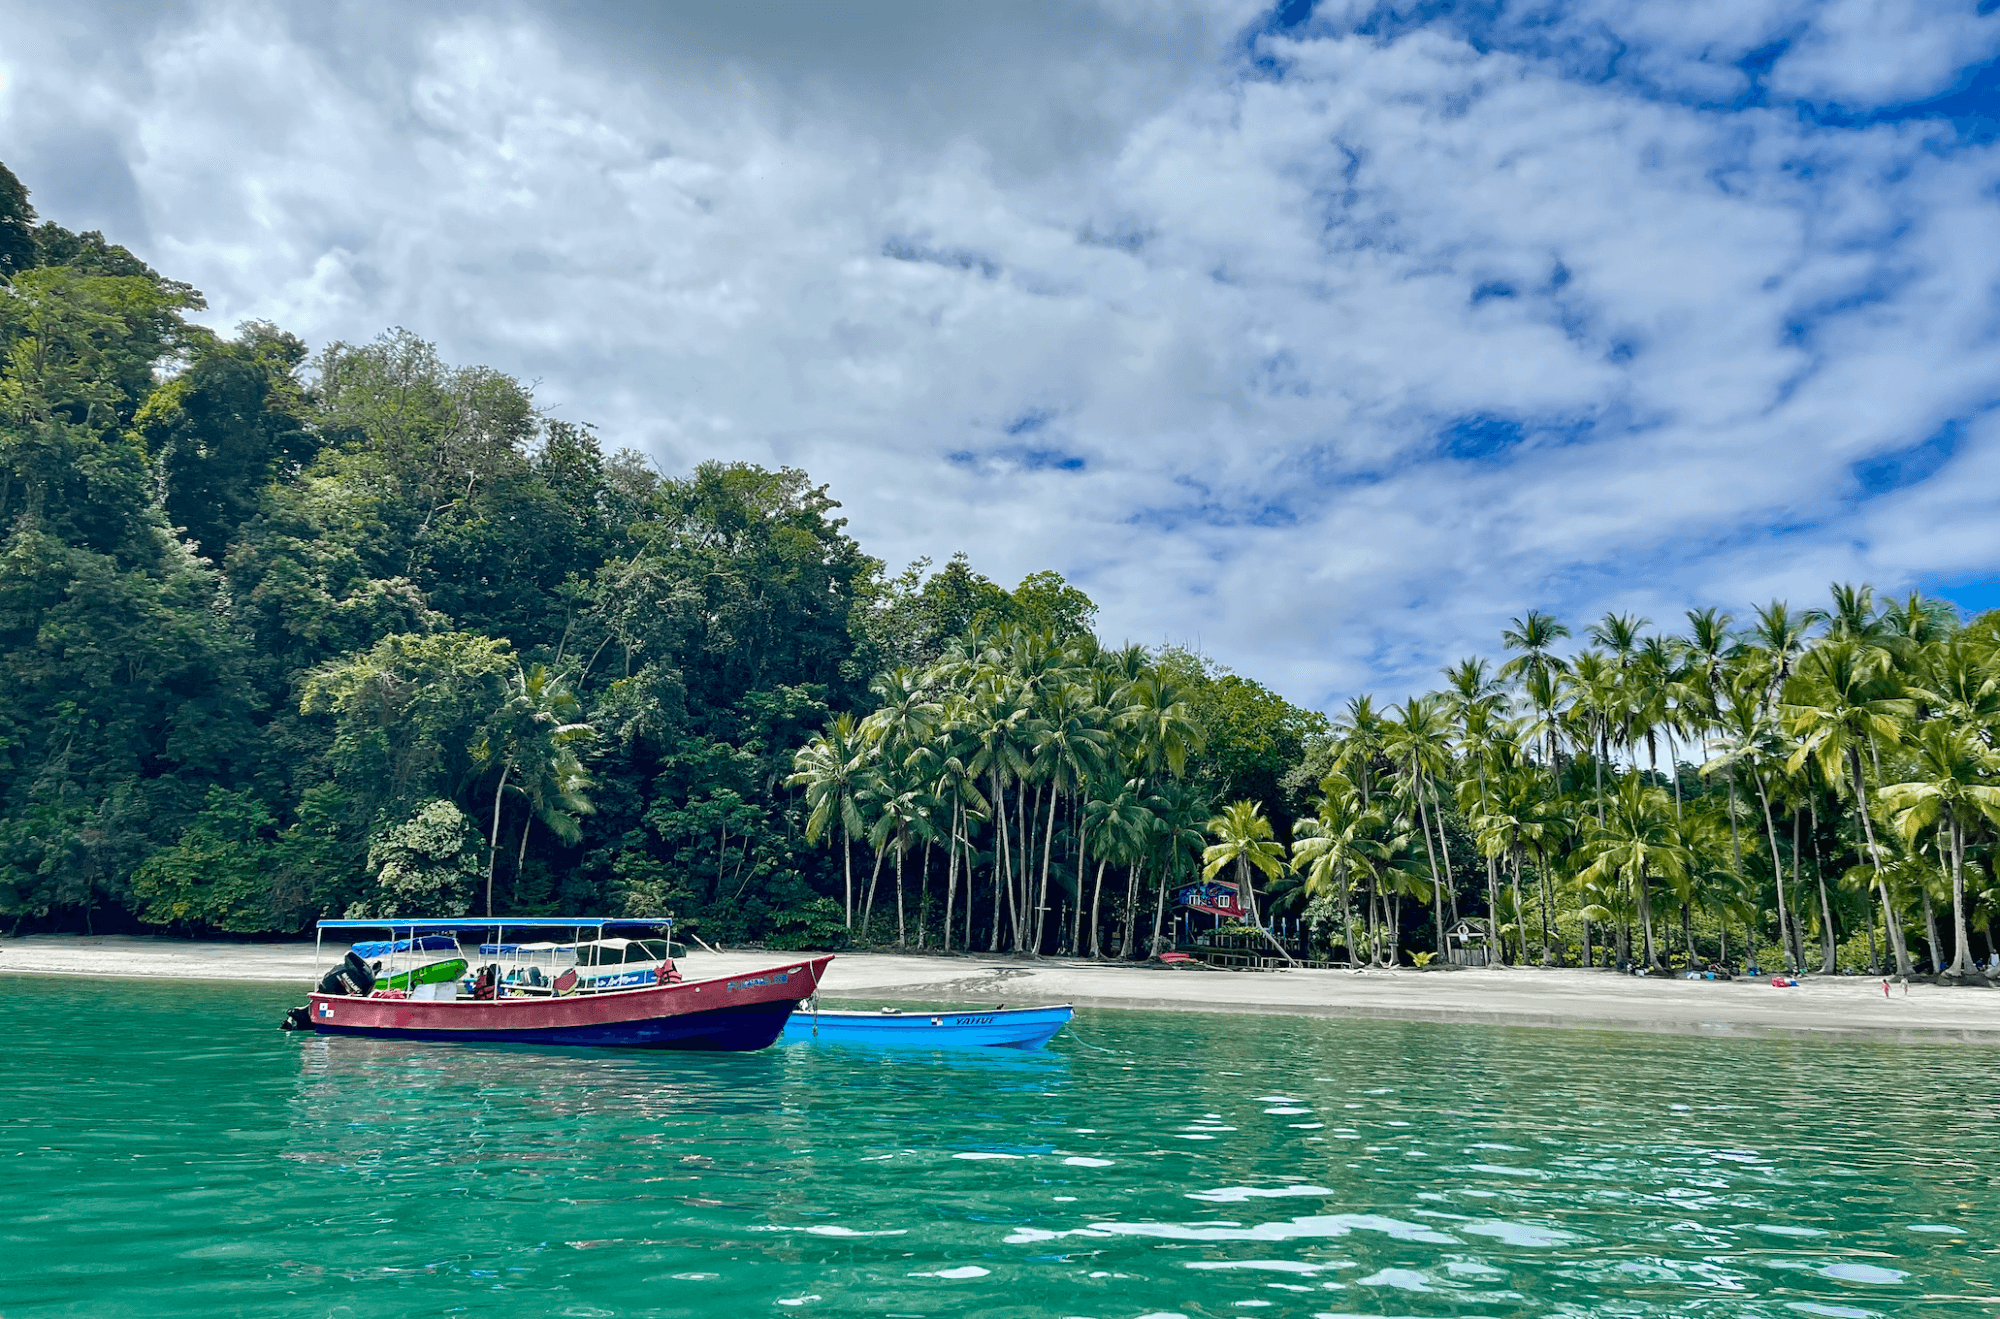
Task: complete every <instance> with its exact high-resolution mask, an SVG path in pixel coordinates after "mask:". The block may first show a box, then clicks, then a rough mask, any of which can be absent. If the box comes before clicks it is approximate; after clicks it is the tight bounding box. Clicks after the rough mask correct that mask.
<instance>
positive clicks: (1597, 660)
mask: <svg viewBox="0 0 2000 1319" xmlns="http://www.w3.org/2000/svg"><path fill="white" fill-rule="evenodd" d="M202 305H203V304H202V300H201V295H200V294H199V293H198V292H197V291H196V290H194V289H193V288H191V287H189V286H188V285H186V284H183V283H178V282H175V281H173V280H171V279H168V278H166V277H164V276H162V275H160V274H158V273H156V272H154V271H153V270H151V269H150V268H148V267H147V266H146V265H145V264H144V263H143V262H141V261H139V260H138V259H137V258H135V257H134V256H133V255H132V254H131V253H130V252H128V251H127V250H126V249H124V248H122V247H119V246H116V245H114V244H112V243H109V242H108V241H106V240H105V239H104V237H103V236H102V235H100V234H97V233H82V234H77V233H72V232H70V231H68V230H66V229H64V228H62V227H61V226H59V225H57V224H54V223H52V222H46V221H40V220H39V219H38V217H37V216H36V214H35V211H34V209H33V207H32V205H31V204H30V199H29V196H28V193H27V192H26V190H25V189H24V188H23V187H22V186H21V185H20V183H19V182H18V181H17V180H16V179H15V178H14V176H13V175H12V174H10V173H8V172H7V171H6V170H5V168H4V166H0V526H4V528H5V537H6V540H5V549H4V560H0V665H4V666H5V667H4V683H0V928H4V929H6V930H8V931H10V932H23V931H38V930H104V929H132V928H150V929H158V930H168V931H174V932H181V933H189V934H197V933H199V934H213V933H236V934H246V935H248V934H282V933H288V932H294V931H297V930H300V929H302V928H304V927H305V926H307V925H309V924H310V923H311V922H312V921H313V920H314V919H317V918H319V917H322V916H328V915H356V916H398V915H413V914H461V913H466V912H475V913H485V912H505V913H516V914H551V913H557V912H561V913H598V912H604V913H610V914H625V915H635V916H659V915H665V914H672V915H674V916H675V917H676V918H678V919H679V920H680V921H681V922H682V923H683V926H684V927H685V928H689V929H692V930H693V931H695V932H697V933H698V934H699V935H701V937H703V938H705V939H707V940H709V941H711V942H746V941H748V942H763V943H766V944H768V945H771V946H779V947H793V948H796V947H824V946H848V945H857V944H858V945H898V946H904V947H912V948H926V949H960V950H979V951H1015V952H1037V953H1042V954H1048V955H1058V954H1069V955H1079V956H1094V957H1117V958H1143V957H1148V956H1151V955H1153V954H1155V953H1157V952H1159V951H1161V950H1163V949H1164V948H1166V947H1167V946H1169V945H1170V944H1171V943H1172V942H1174V941H1175V940H1176V938H1177V937H1180V936H1181V935H1183V934H1185V932H1186V931H1187V930H1188V929H1189V928H1190V926H1191V925H1193V924H1195V922H1190V921H1187V920H1184V919H1182V920H1177V919H1176V909H1175V890H1176V889H1177V888H1179V887H1180V886H1181V885H1183V884H1187V883H1191V882H1193V881H1195V880H1197V879H1204V878H1206V879H1212V880H1220V881H1229V882H1232V883H1234V884H1235V886H1236V888H1237V890H1238V892H1239V894H1240V896H1241V899H1242V902H1243V905H1244V907H1245V909H1246V910H1245V917H1244V921H1243V923H1242V925H1241V926H1240V927H1237V933H1239V934H1240V935H1243V936H1246V937H1250V938H1253V939H1261V940H1264V941H1266V942H1268V943H1269V944H1271V946H1272V950H1273V952H1274V953H1277V954H1278V955H1280V956H1287V957H1289V956H1297V957H1301V958H1310V959H1317V960H1332V961H1335V962H1352V963H1356V964H1361V965H1389V964H1404V965H1407V964H1410V963H1411V962H1415V963H1418V964H1423V963H1427V962H1431V961H1432V960H1433V959H1436V958H1438V956H1439V954H1440V953H1441V952H1442V951H1443V950H1444V949H1445V948H1446V946H1447V945H1448V944H1450V945H1452V946H1455V947H1457V948H1459V949H1460V950H1467V949H1477V950H1479V951H1480V953H1481V954H1482V955H1484V956H1486V957H1490V958H1500V959H1504V960H1506V961H1508V962H1513V963H1527V964H1542V965H1552V964H1562V965H1577V964H1583V963H1589V964H1600V965H1602V964H1611V963H1614V962H1615V963H1621V964H1625V965H1628V966H1630V965H1638V966H1651V967H1659V968H1663V969H1664V968H1668V967H1672V968H1688V967H1697V966H1705V965H1710V964H1717V965H1723V966H1740V965H1742V964H1743V963H1744V962H1746V961H1750V962H1756V963H1761V964H1762V965H1764V966H1765V967H1766V968H1769V969H1777V968H1790V969H1795V970H1799V971H1821V972H1828V971H1833V970H1836V969H1843V970H1864V969H1866V970H1873V969H1876V968H1878V967H1880V968H1887V969H1892V970H1895V971H1897V972H1899V973H1902V974H1906V975H1907V974H1913V973H1916V972H1917V971H1919V970H1928V971H1930V972H1938V971H1945V972H1948V973H1950V974H1954V975H1967V974H1973V973H1974V963H1975V961H1976V960H1984V959H1989V958H1991V957H1992V956H1993V955H1994V952H1995V949H1996V943H1995V940H1994V934H1993V924H1994V919H1995V916H1996V914H2000V888H1996V886H1995V883H1994V873H1993V846H1992V844H1993V842H1994V839H1995V837H1996V832H2000V829H1997V828H1996V824H2000V755H1996V751H1995V744H1996V737H2000V614H1990V615H1986V616H1983V617H1981V618H1978V619H1974V620H1970V621H1967V620H1964V619H1961V618H1960V616H1959V615H1958V614H1957V613H1956V611H1954V610H1953V609H1952V608H1951V607H1950V606H1949V605H1946V604H1944V603H1942V602H1939V601H1934V600H1927V599H1924V598H1922V597H1920V596H1912V597H1910V598H1908V599H1905V600H1898V601H1893V602H1880V601H1878V600H1877V599H1876V597H1875V595H1874V593H1873V592H1872V591H1871V590H1870V589H1869V588H1867V587H1865V586H1862V587H1844V586H1843V587H1836V588H1835V589H1834V591H1833V594H1832V596H1831V598H1830V599H1829V600H1828V601H1827V602H1826V604H1825V605H1824V606H1823V607H1819V608H1810V609H1793V608H1791V607H1789V606H1788V605H1786V604H1783V603H1772V604H1769V605H1766V606H1764V607H1762V608H1756V609H1746V610H1745V611H1744V613H1743V615H1742V617H1741V618H1740V619H1738V618H1736V617H1732V616H1731V615H1730V614H1728V613H1725V612H1722V611H1720V610H1718V609H1715V608H1705V609H1696V610H1691V611H1689V612H1688V613H1687V615H1686V621H1685V626H1684V627H1683V628H1682V629H1681V630H1680V631H1679V632H1678V633H1675V632H1670V631H1657V632H1656V631H1651V630H1649V629H1651V628H1652V627H1653V624H1652V623H1651V622H1650V621H1649V620H1647V619H1643V618H1637V617H1630V616H1617V615H1613V616H1608V617H1606V618H1604V619H1602V620H1600V621H1599V622H1597V623H1596V624H1594V625H1591V626H1589V627H1588V628H1586V629H1584V630H1583V633H1582V635H1581V636H1576V635H1572V633H1571V631H1570V630H1569V629H1568V628H1567V627H1565V626H1563V625H1562V624H1561V623H1559V622H1558V621H1556V620H1555V619H1553V618H1551V617H1549V616H1547V615H1544V614H1541V613H1535V612H1527V613H1524V615H1523V616H1522V617H1521V618H1519V619H1517V620H1516V621H1515V622H1514V624H1513V626H1512V627H1511V628H1510V629H1508V630H1507V631H1506V633H1505V634H1504V636H1503V637H1502V638H1501V647H1500V650H1501V653H1500V655H1499V656H1498V658H1497V661H1495V660H1482V659H1468V660H1465V661H1463V662H1461V663H1459V664H1457V665H1455V666H1454V667H1452V668H1451V669H1449V670H1447V671H1446V673H1445V675H1444V678H1445V682H1444V685H1443V686H1442V688H1441V689H1440V690H1438V691H1436V692H1433V693H1430V694H1428V695H1419V696H1410V697H1407V698H1405V699H1403V700H1401V701H1400V702H1398V703H1394V704H1389V703H1378V702H1377V701H1376V700H1374V699H1373V698H1370V697H1356V698H1354V699H1353V700H1351V701H1349V702H1348V703H1347V704H1346V707H1345V709H1344V711H1343V712H1342V713H1341V715H1340V716H1339V717H1338V718H1337V719H1334V720H1331V721H1329V720H1328V719H1326V718H1325V717H1323V716H1321V715H1319V714H1317V713H1314V712H1311V711H1307V710H1302V709H1299V708H1298V707H1296V706H1293V705H1291V704H1290V703H1288V702H1287V701H1285V700H1284V699H1283V698H1281V697H1280V696H1278V695H1277V694H1276V693H1274V692H1272V691H1270V690H1268V689H1267V688H1265V687H1263V686H1261V685H1259V684H1258V683H1256V682H1254V681H1251V680H1249V679H1246V678H1243V677H1240V676H1238V675H1235V674H1231V673H1228V672H1225V671H1223V670H1221V669H1220V668H1219V667H1218V666H1216V665H1214V664H1213V663H1211V662H1209V661H1207V660H1205V659H1204V658H1203V657H1202V656H1200V655H1198V654H1195V653H1193V652H1191V651H1188V650H1185V649H1178V648H1173V647H1165V648H1145V647H1136V646H1126V647H1122V648H1114V647H1111V646H1108V645H1106V644H1104V642H1102V641H1101V640H1100V639H1099V638H1098V637H1097V636H1096V635H1094V633H1093V630H1092V627H1093V621H1094V615H1095V610H1094V607H1093V606H1092V604H1091V602H1090V600H1089V599H1088V598H1087V597H1086V596H1085V595H1084V594H1083V593H1082V592H1080V591H1078V590H1077V589H1076V588H1075V587H1073V586H1071V585H1069V584H1068V583H1066V582H1065V581H1064V580H1063V579H1062V578H1061V577H1060V576H1059V575H1057V574H1055V573H1048V572H1045V573H1038V574H1035V575H1032V576H1030V577H1028V578H1027V579H1026V580H1024V581H1022V582H1021V583H1020V584H1019V585H1018V586H1016V587H1015V588H1013V589H1011V590H1009V589H1006V588H1004V587H1003V586H1001V585H1000V584H997V583H995V582H993V581H990V580H988V579H987V578H985V577H983V576H981V575H980V574H979V573H978V572H977V571H975V569H974V568H973V566H972V565H971V564H970V563H969V562H967V560H966V559H965V558H964V557H963V556H958V557H955V558H953V559H952V560H950V561H949V562H948V563H946V564H944V565H943V566H942V567H935V566H934V565H932V564H931V563H928V562H920V563H918V564H915V565H912V566H911V567H909V568H908V569H906V570H904V571H902V572H900V573H891V572H889V571H888V570H887V569H886V568H885V566H884V565H883V564H882V563H881V562H880V561H878V560H876V559H873V558H871V557H869V556H868V555H867V554H866V553H864V552H863V550H862V549H861V547H860V546H859V545H857V544H856V543H855V541H854V540H853V538H852V537H850V536H849V535H848V534H847V532H846V529H845V524H844V522H843V520H842V519H841V518H840V517H839V516H838V505H837V504H836V503H835V501H834V500H833V499H832V498H831V497H830V495H829V493H828V491H827V489H826V488H825V487H824V486H818V485H815V484H813V482H812V481H811V480H810V479H809V478H808V477H807V476H806V475H805V474H804V473H802V472H797V471H792V470H778V471H770V470H765V469H763V468H760V467H757V466H754V465H750V464H742V463H719V462H718V463H706V464H703V465H702V466H700V467H699V468H697V469H696V470H694V471H693V472H690V473H686V474H682V475H669V474H663V473H661V472H659V471H658V470H656V469H655V468H654V467H653V466H652V465H651V464H650V463H648V462H647V461H646V460H645V459H644V458H643V457H641V456H640V455H638V454H635V453H632V452H630V451H616V450H615V451H611V452H607V451H606V450H605V448H604V447H603V446H602V445H601V444H600V442H599V440H598V438H597V436H596V435H595V433H594V432H593V431H592V430H591V428H590V427H588V426H586V425H579V424H574V423H570V422H565V421H560V420H557V419H555V418H552V417H550V416H548V415H546V414H545V413H543V412H542V411H540V410H538V408H537V407H536V404H535V401H534V398H533V396H532V394H531V392H530V391H529V390H528V389H527V388H526V387H524V386H523V385H522V384H521V383H520V382H518V381H516V380H514V379H512V378H510V377H508V376H506V375H504V374H502V373H500V372H496V371H493V370H489V369H486V368H481V367H466V366H453V365H450V364H448V363H446V362H444V361H442V360H440V358H439V356H438V354H437V353H436V351H435V350H434V349H433V347H432V346H431V345H429V344H427V343H425V342H424V341H423V340H421V339H420V338H418V337H416V336H415V335H412V334H409V333H406V332H404V331H401V330H396V331H392V332H390V333H387V334H384V335H383V336H381V337H380V338H378V339H376V340H375V341H373V342H371V343H367V344H360V345H355V344H345V343H334V344H328V345H326V346H324V347H322V348H320V349H319V350H318V351H316V352H315V351H313V350H312V349H311V348H310V347H309V346H308V345H306V344H304V343H302V342H301V341H300V340H299V339H297V338H296V337H294V336H292V335H290V334H288V333H286V332H285V331H283V330H282V329H280V328H278V327H276V326H273V325H268V324H261V323H252V324H248V325H244V326H242V327H240V328H239V329H238V330H237V332H236V333H235V334H234V335H233V336H230V337H224V336H221V335H218V334H216V333H214V332H212V331H211V330H209V329H207V328H204V327H203V326H201V325H199V324H197V323H195V322H194V321H192V320H190V319H189V313H192V312H195V311H198V310H200V309H201V308H202ZM1214 923H1215V922H1214V921H1213V920H1212V919H1210V918H1207V917H1204V918H1201V919H1200V921H1199V924H1200V925H1202V926H1203V927H1207V926H1212V925H1214ZM1263 931H1273V932H1275V933H1271V934H1266V933H1263ZM1228 932H1229V930H1228V929H1227V928H1225V930H1224V933H1228Z"/></svg>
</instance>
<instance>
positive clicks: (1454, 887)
mask: <svg viewBox="0 0 2000 1319" xmlns="http://www.w3.org/2000/svg"><path fill="white" fill-rule="evenodd" d="M1431 814H1432V815H1434V816H1436V817H1437V831H1438V852H1439V854H1440V855H1441V856H1443V857H1444V891H1445V893H1446V895H1447V896H1449V897H1450V898H1451V920H1452V924H1454V925H1456V924H1457V923H1458V920H1459V916H1458V881H1457V880H1455V879H1453V878H1452V874H1451V842H1450V840H1449V839H1447V838H1446V837H1445V834H1444V803H1443V802H1442V801H1440V800H1439V799H1438V792H1437V785H1436V784H1432V785H1431Z"/></svg>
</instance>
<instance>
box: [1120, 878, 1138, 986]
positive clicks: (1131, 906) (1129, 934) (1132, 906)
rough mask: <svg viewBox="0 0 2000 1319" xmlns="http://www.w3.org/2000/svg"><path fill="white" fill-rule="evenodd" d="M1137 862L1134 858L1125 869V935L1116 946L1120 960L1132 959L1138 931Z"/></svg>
mask: <svg viewBox="0 0 2000 1319" xmlns="http://www.w3.org/2000/svg"><path fill="white" fill-rule="evenodd" d="M1138 906H1139V862H1138V861H1137V860H1136V859H1135V860H1134V861H1133V862H1132V864H1131V865H1130V866H1128V867H1127V868H1126V870H1125V937H1124V939H1123V940H1121V941H1120V943H1119V946H1118V958H1119V960H1120V961H1130V960H1131V959H1132V948H1133V945H1134V944H1136V943H1137V942H1138V940H1137V938H1136V937H1135V936H1136V935H1137V934H1138V932H1139V929H1138V927H1139V913H1138Z"/></svg>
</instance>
